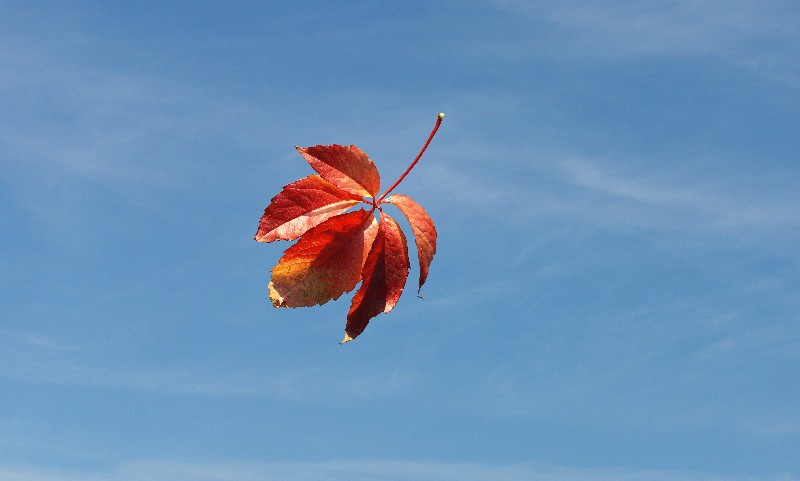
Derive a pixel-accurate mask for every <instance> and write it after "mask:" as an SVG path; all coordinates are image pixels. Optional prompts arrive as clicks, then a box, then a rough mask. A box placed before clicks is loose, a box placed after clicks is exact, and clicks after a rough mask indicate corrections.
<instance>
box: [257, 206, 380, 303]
mask: <svg viewBox="0 0 800 481" xmlns="http://www.w3.org/2000/svg"><path fill="white" fill-rule="evenodd" d="M377 231H378V224H377V222H375V217H374V216H373V215H372V212H371V211H367V210H364V209H360V210H357V211H354V212H350V213H347V214H341V215H338V216H336V217H331V218H330V219H328V220H326V221H325V222H323V223H321V224H319V225H318V226H316V227H313V228H312V229H311V230H309V231H308V232H306V233H305V234H304V235H303V236H302V237H301V238H300V240H299V241H298V242H297V244H295V245H293V246H292V247H290V248H289V249H287V250H286V252H285V253H284V254H283V257H281V259H280V261H278V264H277V265H276V266H275V267H274V268H273V269H272V281H271V282H270V283H269V294H270V298H271V299H272V304H273V305H274V306H275V307H301V306H313V305H316V304H324V303H326V302H328V301H329V300H331V299H338V298H339V296H341V295H342V294H343V293H345V292H349V291H351V290H353V288H354V287H355V286H356V284H358V281H359V280H360V279H361V269H362V267H363V265H364V261H365V260H366V258H367V253H368V252H369V248H370V246H371V245H372V243H373V241H374V239H375V235H376V233H377Z"/></svg>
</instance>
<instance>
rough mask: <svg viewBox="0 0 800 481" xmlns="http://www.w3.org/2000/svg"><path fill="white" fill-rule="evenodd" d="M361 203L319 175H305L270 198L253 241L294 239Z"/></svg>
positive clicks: (354, 196) (357, 197) (359, 198)
mask: <svg viewBox="0 0 800 481" xmlns="http://www.w3.org/2000/svg"><path fill="white" fill-rule="evenodd" d="M362 201H363V199H362V197H361V196H358V195H356V194H351V193H349V192H345V191H343V190H342V189H339V188H338V187H336V186H335V185H333V184H331V183H330V182H328V181H326V180H324V179H323V178H322V177H320V176H319V175H309V176H308V177H305V178H303V179H300V180H298V181H297V182H293V183H291V184H289V185H287V186H285V187H284V188H283V190H282V191H281V192H280V194H278V195H276V196H275V197H273V198H272V201H271V203H270V204H269V206H268V207H267V208H266V210H265V211H264V215H263V216H262V217H261V221H260V222H259V225H258V232H256V236H255V239H256V240H257V241H259V242H272V241H275V240H281V239H282V240H294V239H297V238H298V237H300V236H301V235H303V234H304V233H305V232H306V231H307V230H309V229H311V228H312V227H314V226H316V225H318V224H320V223H322V222H323V221H325V220H327V219H328V218H330V217H333V216H335V215H338V214H341V213H342V212H344V211H346V210H347V209H349V208H350V207H352V206H354V205H356V204H358V203H359V202H362Z"/></svg>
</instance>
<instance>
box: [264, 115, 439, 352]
mask: <svg viewBox="0 0 800 481" xmlns="http://www.w3.org/2000/svg"><path fill="white" fill-rule="evenodd" d="M442 118H444V114H439V117H438V118H437V120H436V125H435V126H434V128H433V130H432V131H431V134H430V136H428V140H427V141H426V142H425V145H423V147H422V149H421V150H420V152H419V154H417V157H416V158H415V159H414V161H413V162H411V165H409V166H408V168H407V169H406V170H405V172H403V174H402V175H401V176H400V178H398V179H397V181H396V182H395V183H394V184H392V186H391V187H389V188H388V189H387V190H386V191H385V192H384V193H383V194H382V195H381V196H378V192H379V191H380V175H379V174H378V169H377V167H376V166H375V163H374V162H373V161H372V159H370V158H369V156H368V155H367V154H366V153H365V152H364V151H363V150H361V149H359V148H358V147H356V146H355V145H351V146H349V147H347V146H344V145H338V144H333V145H316V146H313V147H297V151H298V152H299V153H300V154H301V155H302V156H303V158H304V159H306V161H307V162H308V163H309V164H310V165H311V167H312V168H313V169H314V170H315V171H317V174H318V175H309V176H308V177H305V178H303V179H300V180H298V181H296V182H293V183H291V184H288V185H286V186H284V188H283V189H282V190H281V192H280V193H279V194H278V195H276V196H275V197H273V198H272V200H271V201H270V204H269V205H268V206H267V208H266V209H265V210H264V215H263V216H262V217H261V220H260V221H259V225H258V230H257V232H256V235H255V240H257V241H259V242H273V241H276V240H295V239H297V243H296V244H294V245H293V246H291V247H289V248H288V249H286V251H285V252H284V254H283V256H282V257H281V258H280V260H279V261H278V264H277V265H276V266H275V267H274V268H273V269H272V271H271V272H272V278H271V280H270V282H269V286H268V290H269V296H270V299H271V300H272V304H273V306H275V307H308V306H314V305H317V304H324V303H326V302H328V301H330V300H336V299H338V298H339V297H341V296H342V294H344V293H346V292H350V291H352V290H353V289H355V287H356V285H358V283H359V282H361V286H360V287H359V289H358V291H356V293H355V295H354V296H353V300H352V302H351V306H350V311H349V312H348V314H347V324H346V327H345V336H344V339H343V340H342V343H345V342H347V341H350V340H352V339H355V338H356V337H358V336H359V335H360V334H361V333H362V332H363V331H364V329H365V328H366V327H367V324H369V321H370V320H371V319H372V318H374V317H375V316H377V315H378V314H380V313H386V312H389V311H390V310H392V308H394V306H395V305H396V304H397V301H398V300H399V299H400V295H401V294H402V292H403V288H404V287H405V284H406V280H407V278H408V270H409V267H410V262H409V258H408V243H407V241H406V236H405V234H404V233H403V230H402V229H401V228H400V226H399V225H398V224H397V222H396V221H395V220H394V219H393V218H392V217H390V216H389V215H388V214H387V213H386V212H384V211H383V208H384V207H385V206H386V205H390V204H391V205H394V206H396V207H397V208H398V209H400V212H402V213H403V215H404V216H405V217H406V219H407V220H408V223H409V224H410V225H411V230H412V231H413V233H414V240H415V243H416V247H417V258H418V259H419V289H421V288H422V285H423V284H424V283H425V281H426V280H427V278H428V271H429V269H430V265H431V261H432V260H433V256H434V254H436V227H435V226H434V224H433V219H431V217H430V216H429V215H428V213H427V212H426V211H425V209H423V208H422V206H421V205H419V204H418V203H417V202H415V201H414V200H412V199H411V198H410V197H408V196H405V195H402V194H395V195H392V196H391V197H388V198H387V195H388V194H389V193H391V192H392V191H393V190H394V188H395V187H397V186H398V185H399V184H400V182H402V180H403V179H404V178H405V177H406V175H408V173H409V172H410V171H411V169H413V168H414V166H415V165H416V164H417V162H418V161H419V159H420V158H421V157H422V154H423V153H424V152H425V149H427V147H428V145H429V144H430V142H431V140H432V139H433V137H434V135H436V132H437V130H438V129H439V126H440V125H441V123H442ZM358 204H366V206H367V207H366V208H361V209H359V210H355V211H352V212H347V211H348V210H349V209H350V208H351V207H354V206H356V205H358ZM376 211H377V212H376ZM376 215H378V216H379V218H380V219H379V220H376V217H375V216H376ZM419 289H418V290H417V292H419Z"/></svg>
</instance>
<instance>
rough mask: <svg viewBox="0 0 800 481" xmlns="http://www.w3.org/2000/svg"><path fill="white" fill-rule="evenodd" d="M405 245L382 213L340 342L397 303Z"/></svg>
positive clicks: (405, 272) (404, 276)
mask: <svg viewBox="0 0 800 481" xmlns="http://www.w3.org/2000/svg"><path fill="white" fill-rule="evenodd" d="M408 268H409V261H408V244H407V243H406V236H405V235H404V234H403V231H402V230H400V226H399V225H397V222H395V220H394V219H392V218H391V217H389V216H388V215H387V214H385V213H383V212H381V221H380V227H379V229H378V235H377V236H376V237H375V241H374V242H373V243H372V248H371V249H370V251H369V255H368V256H367V261H366V262H365V263H364V268H363V270H362V273H361V276H362V277H363V282H362V283H361V287H360V288H359V289H358V291H357V292H356V295H355V296H354V297H353V302H352V304H351V305H350V312H349V313H348V314H347V326H346V328H345V335H344V339H343V340H342V343H345V342H347V341H350V340H352V339H355V338H356V337H358V335H359V334H361V333H362V332H364V329H365V328H366V327H367V324H368V323H369V320H370V319H372V318H373V317H375V316H377V315H378V314H380V313H381V312H389V311H391V310H392V308H393V307H394V306H395V304H397V301H398V300H399V299H400V294H402V293H403V287H404V286H405V285H406V279H407V278H408Z"/></svg>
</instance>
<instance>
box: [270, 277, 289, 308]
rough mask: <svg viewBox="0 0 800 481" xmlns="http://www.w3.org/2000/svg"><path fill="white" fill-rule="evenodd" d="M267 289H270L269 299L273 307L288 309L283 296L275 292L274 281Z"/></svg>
mask: <svg viewBox="0 0 800 481" xmlns="http://www.w3.org/2000/svg"><path fill="white" fill-rule="evenodd" d="M267 288H268V289H269V298H270V300H271V301H272V307H286V303H285V302H284V300H283V296H282V295H280V294H279V293H278V291H277V290H275V284H274V283H273V282H272V281H270V283H269V285H268V286H267Z"/></svg>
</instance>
